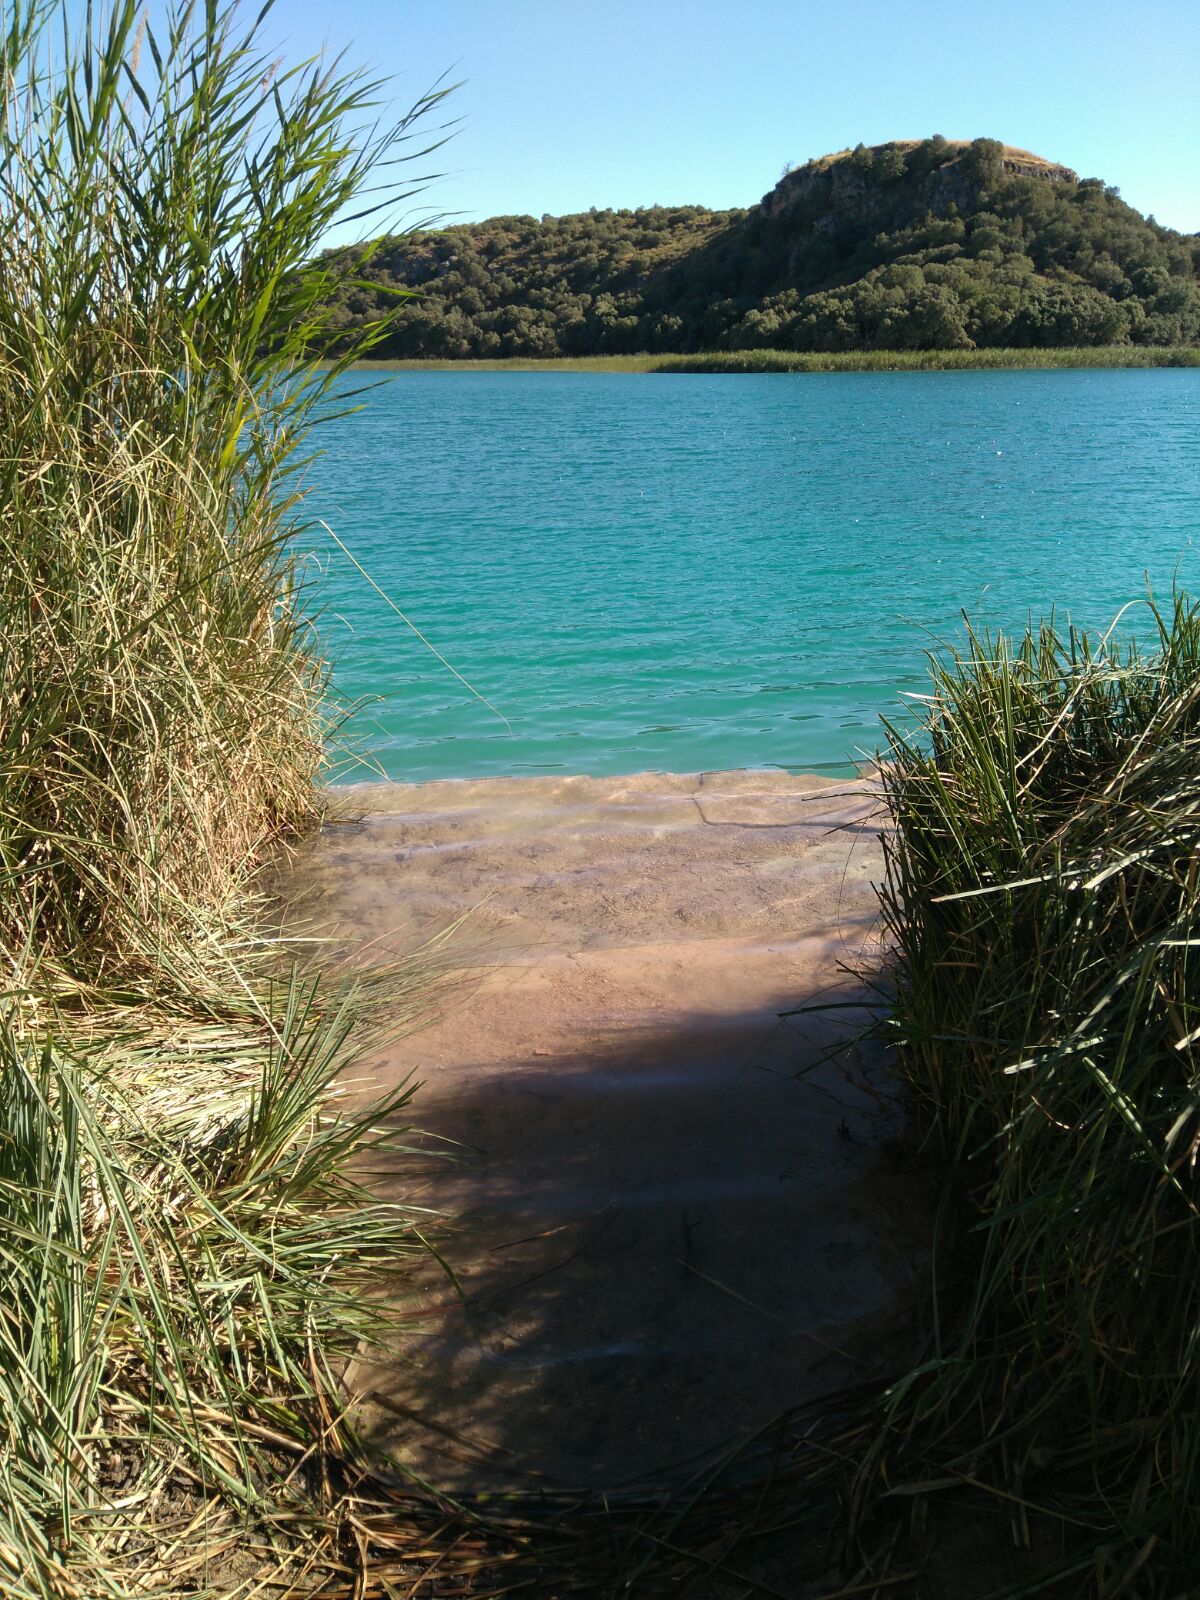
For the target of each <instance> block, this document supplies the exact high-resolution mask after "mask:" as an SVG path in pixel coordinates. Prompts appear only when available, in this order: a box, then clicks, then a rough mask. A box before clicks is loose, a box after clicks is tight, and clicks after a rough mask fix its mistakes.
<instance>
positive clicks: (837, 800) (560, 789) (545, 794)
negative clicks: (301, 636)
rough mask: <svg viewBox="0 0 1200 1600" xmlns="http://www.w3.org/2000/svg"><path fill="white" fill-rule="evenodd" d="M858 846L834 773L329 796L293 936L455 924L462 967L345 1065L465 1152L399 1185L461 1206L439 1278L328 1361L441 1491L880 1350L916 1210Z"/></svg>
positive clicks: (738, 1404)
mask: <svg viewBox="0 0 1200 1600" xmlns="http://www.w3.org/2000/svg"><path fill="white" fill-rule="evenodd" d="M880 867H881V857H880V850H879V841H878V833H877V809H876V804H875V801H874V798H873V795H872V791H871V789H870V786H869V785H868V784H866V783H863V782H847V781H833V782H831V781H829V780H825V779H817V778H803V777H792V776H790V775H788V774H783V773H762V772H735V773H707V774H703V775H700V776H675V775H661V774H641V775H639V776H637V777H633V778H620V779H588V778H533V779H500V780H481V781H478V782H476V781H469V782H459V783H450V782H447V783H430V784H423V785H415V786H405V785H386V786H380V787H371V788H358V789H354V790H344V791H340V792H339V796H338V800H337V806H336V809H335V814H334V818H333V820H331V822H330V824H329V825H328V826H327V827H326V828H325V829H324V831H323V832H322V834H321V835H320V837H319V838H318V839H316V840H315V841H314V842H313V843H312V844H311V845H310V846H308V847H307V848H306V851H305V852H304V854H303V855H302V857H301V858H300V859H299V860H298V862H297V863H296V867H295V870H294V873H293V874H292V877H291V880H290V883H289V885H288V890H287V893H288V896H289V898H290V900H291V902H292V908H291V911H290V913H289V917H290V921H291V922H292V924H293V925H295V924H296V923H298V922H304V923H306V924H308V925H310V926H312V927H313V928H315V929H317V930H319V931H320V932H322V933H324V934H328V935H330V936H331V937H333V938H335V939H336V940H337V941H338V942H339V943H341V944H343V945H344V946H345V947H346V948H348V949H351V950H352V949H354V948H355V947H356V946H358V947H361V946H362V945H363V944H364V943H371V944H372V948H375V949H384V948H392V949H395V948H397V947H403V946H404V945H405V944H406V943H410V942H414V941H417V940H420V939H421V938H422V937H424V936H426V935H428V934H429V933H430V932H432V931H434V930H436V929H438V928H440V927H443V926H445V925H446V924H447V923H449V922H451V921H454V920H455V919H458V918H460V917H465V921H464V923H463V926H462V928H461V930H460V931H459V932H458V934H457V935H456V936H455V945H454V950H455V957H456V961H457V963H458V964H459V965H460V966H461V967H462V968H463V969H464V972H466V973H467V975H468V977H469V980H470V981H469V982H468V983H467V984H466V986H465V987H464V988H463V990H462V991H460V993H459V996H458V999H457V1000H456V1002H455V1003H454V1004H452V1005H451V1006H449V1007H448V1008H447V1009H446V1010H445V1012H444V1014H443V1015H441V1016H440V1017H439V1018H438V1019H437V1020H436V1021H435V1022H434V1023H433V1024H432V1025H431V1026H429V1027H428V1028H427V1029H425V1030H424V1031H423V1032H421V1033H419V1034H417V1035H415V1036H413V1037H411V1038H409V1039H407V1040H405V1041H403V1042H402V1043H401V1044H400V1045H398V1046H396V1047H395V1048H394V1049H393V1050H392V1051H391V1052H390V1053H389V1054H388V1055H387V1056H386V1057H385V1058H383V1059H380V1060H379V1061H377V1062H375V1063H373V1069H374V1072H375V1074H376V1077H377V1080H378V1081H380V1082H383V1083H391V1082H394V1081H396V1080H397V1079H398V1078H400V1077H403V1076H404V1075H406V1074H408V1073H415V1074H416V1075H417V1077H418V1078H419V1079H420V1080H421V1081H422V1085H423V1087H422V1089H421V1092H420V1096H419V1100H418V1103H417V1104H418V1116H419V1120H420V1122H421V1125H422V1127H424V1128H426V1129H428V1130H430V1131H431V1132H432V1133H434V1134H436V1135H438V1136H441V1137H445V1138H449V1139H452V1140H454V1141H456V1142H457V1145H458V1147H459V1151H460V1154H461V1156H462V1160H461V1161H460V1162H459V1163H457V1164H456V1165H454V1166H448V1167H446V1168H444V1169H439V1170H438V1172H437V1174H436V1176H434V1177H431V1179H430V1180H429V1182H428V1183H427V1184H426V1185H425V1186H424V1188H423V1190H422V1191H421V1192H420V1194H419V1195H417V1196H416V1198H418V1199H419V1200H420V1202H421V1203H422V1204H426V1205H433V1206H436V1207H437V1208H438V1209H440V1210H444V1211H447V1212H449V1213H451V1214H452V1215H454V1216H455V1217H456V1218H457V1219H458V1222H457V1225H456V1235H455V1237H454V1240H453V1243H452V1244H451V1246H450V1252H449V1253H450V1256H451V1259H452V1261H453V1264H454V1267H455V1270H456V1271H457V1273H458V1275H459V1277H460V1280H461V1283H462V1287H463V1294H464V1298H463V1299H461V1300H460V1299H458V1298H457V1297H455V1296H454V1295H453V1294H452V1293H450V1292H448V1290H447V1286H446V1283H445V1281H444V1280H441V1279H438V1278H436V1276H434V1277H431V1278H430V1279H429V1280H428V1281H427V1282H426V1283H425V1284H424V1285H423V1286H422V1288H421V1291H420V1293H419V1294H418V1296H417V1301H418V1304H419V1305H420V1307H421V1309H422V1310H423V1311H424V1312H425V1313H426V1318H425V1321H424V1324H423V1331H421V1332H420V1333H416V1334H413V1335H412V1336H410V1337H406V1338H405V1339H404V1340H403V1341H402V1345H401V1346H400V1347H399V1348H398V1349H397V1351H396V1355H395V1359H394V1360H389V1361H386V1362H383V1363H378V1364H375V1365H374V1366H371V1367H367V1366H365V1365H362V1364H360V1365H359V1366H358V1367H357V1368H356V1369H355V1371H354V1373H353V1374H352V1376H353V1379H354V1381H355V1383H356V1384H357V1386H358V1387H359V1388H360V1389H362V1390H363V1391H364V1392H365V1393H366V1394H367V1396H368V1404H367V1410H366V1416H367V1420H368V1422H369V1426H370V1428H371V1430H372V1431H373V1433H374V1434H375V1436H376V1437H377V1438H378V1439H379V1441H380V1442H382V1443H385V1444H386V1445H387V1446H388V1447H389V1448H391V1449H393V1450H394V1451H395V1452H396V1453H397V1454H398V1455H399V1456H400V1457H401V1458H402V1459H404V1460H406V1461H407V1462H408V1463H410V1464H411V1465H413V1466H414V1467H416V1468H417V1469H418V1470H420V1471H421V1472H422V1473H423V1474H426V1475H428V1476H430V1477H432V1478H433V1479H435V1480H436V1481H438V1482H439V1483H441V1484H443V1485H446V1486H448V1487H456V1486H464V1485H476V1486H478V1485H481V1484H489V1485H490V1484H495V1483H497V1482H508V1481H512V1480H514V1479H520V1478H522V1477H523V1476H524V1475H526V1474H529V1473H533V1474H536V1475H541V1476H543V1477H544V1478H547V1479H550V1480H552V1481H555V1482H559V1483H575V1484H577V1483H590V1484H615V1483H617V1482H618V1481H629V1480H631V1479H637V1478H649V1477H652V1476H654V1475H656V1474H658V1473H660V1472H662V1471H664V1470H666V1469H668V1468H669V1466H670V1465H671V1464H672V1463H675V1462H679V1461H681V1460H682V1459H684V1458H687V1457H693V1458H694V1457H695V1456H696V1454H697V1453H699V1452H704V1451H707V1450H710V1449H713V1448H715V1447H717V1446H719V1445H720V1444H721V1443H722V1442H723V1441H725V1440H727V1439H728V1438H729V1437H730V1436H731V1435H733V1434H735V1433H737V1432H739V1431H744V1430H746V1429H750V1428H756V1427H760V1426H762V1425H763V1424H764V1423H766V1422H767V1421H768V1420H769V1419H770V1418H771V1417H772V1416H774V1415H776V1414H777V1413H778V1412H779V1411H781V1410H782V1409H784V1408H786V1407H788V1406H789V1405H794V1404H797V1403H799V1402H802V1401H804V1400H806V1399H810V1398H812V1397H813V1396H815V1395H817V1394H819V1393H821V1392H824V1391H827V1390H829V1389H831V1388H833V1387H836V1386H838V1385H840V1384H842V1383H845V1382H846V1381H848V1380H851V1379H855V1378H860V1377H863V1376H866V1375H869V1374H870V1373H872V1372H873V1371H877V1370H879V1367H880V1364H881V1363H883V1362H885V1361H888V1360H890V1359H891V1357H892V1356H893V1355H894V1354H895V1351H896V1347H897V1341H900V1342H904V1341H906V1340H907V1339H908V1338H910V1334H908V1333H907V1332H906V1327H907V1320H908V1319H907V1308H908V1307H910V1306H911V1304H912V1302H913V1298H914V1296H913V1290H914V1286H915V1285H916V1284H917V1283H918V1282H919V1280H920V1279H921V1276H922V1274H923V1271H924V1263H925V1249H924V1246H923V1243H922V1241H923V1239H924V1238H925V1237H926V1229H927V1208H926V1205H925V1201H924V1198H923V1196H922V1195H921V1194H920V1193H919V1192H918V1188H917V1185H916V1183H915V1180H914V1179H913V1178H912V1177H911V1175H909V1174H908V1173H907V1172H906V1170H905V1169H904V1166H903V1163H898V1162H897V1161H896V1160H895V1157H894V1150H895V1140H896V1137H897V1135H898V1133H899V1132H900V1131H901V1127H902V1119H901V1114H900V1111H899V1108H898V1106H897V1104H896V1102H895V1098H894V1092H893V1087H892V1084H891V1082H890V1080H889V1077H888V1072H887V1063H886V1061H885V1060H884V1059H883V1058H882V1057H881V1055H880V1053H879V1052H878V1050H877V1049H876V1048H875V1047H867V1046H863V1045H861V1044H857V1043H856V1042H855V1037H856V1034H857V1033H858V1032H859V1030H861V1028H862V1025H863V1022H864V1020H865V1016H866V1013H865V1011H863V1010H862V1009H860V1008H859V1007H860V1003H861V1002H862V1001H863V999H864V998H865V991H864V990H863V987H862V984H861V982H860V981H859V980H858V979H856V978H854V977H851V976H849V975H848V974H847V972H846V971H845V970H844V969H845V968H846V967H850V968H852V969H858V968H861V967H862V966H863V965H864V964H866V965H867V966H868V967H869V965H870V963H871V960H872V957H873V950H874V945H873V940H874V935H875V915H876V906H875V896H874V890H873V888H872V883H873V880H874V879H875V878H876V877H877V875H878V873H879V871H880ZM830 1003H833V1004H835V1005H836V1006H837V1009H833V1010H827V1011H819V1012H815V1013H811V1014H807V1015H801V1016H795V1017H790V1018H783V1017H781V1016H780V1013H781V1012H783V1011H787V1010H789V1009H792V1008H794V1007H797V1006H804V1005H816V1004H830ZM404 1192H405V1193H407V1194H408V1195H409V1197H413V1196H412V1188H411V1181H409V1180H406V1187H405V1190H404ZM407 1305H408V1307H409V1308H410V1309H411V1306H412V1298H411V1295H410V1298H409V1300H408V1302H407ZM415 1416H420V1417H421V1418H424V1419H426V1421H427V1422H428V1423H429V1424H431V1426H425V1425H422V1424H420V1423H418V1422H416V1421H414V1417H415Z"/></svg>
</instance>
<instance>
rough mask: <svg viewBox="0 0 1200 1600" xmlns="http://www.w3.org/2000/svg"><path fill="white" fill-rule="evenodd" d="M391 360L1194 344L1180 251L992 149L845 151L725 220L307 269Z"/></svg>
mask: <svg viewBox="0 0 1200 1600" xmlns="http://www.w3.org/2000/svg"><path fill="white" fill-rule="evenodd" d="M323 267H324V269H325V270H328V271H329V273H330V276H331V278H333V279H335V280H340V281H341V283H342V284H343V285H344V287H341V288H339V289H337V290H335V293H336V295H337V298H338V304H339V309H340V312H341V315H342V317H343V318H344V320H345V322H346V324H347V326H348V327H349V326H351V325H353V324H356V323H359V322H362V321H364V320H367V319H369V318H372V317H375V316H378V315H379V314H380V312H381V311H382V310H384V309H385V308H386V307H388V306H392V305H394V304H395V293H396V290H397V289H401V290H407V291H410V292H411V298H409V299H408V300H407V301H405V302H404V303H403V305H402V306H401V308H400V311H399V314H398V315H397V317H396V322H395V327H394V331H393V333H392V334H391V335H390V336H389V338H388V339H387V340H386V341H385V342H384V343H383V344H382V345H381V346H380V349H379V354H381V355H386V356H396V357H418V358H419V357H431V358H437V359H442V360H445V359H447V358H450V359H454V358H456V357H481V356H482V357H488V356H500V357H503V356H550V357H553V356H556V355H591V354H632V353H636V352H640V351H649V352H661V353H676V352H678V353H686V352H690V351H696V350H721V349H725V350H739V349H750V348H762V347H765V348H773V349H784V350H814V351H824V350H874V349H887V350H903V349H935V350H936V349H970V348H973V347H976V346H984V347H1000V346H1017V347H1022V346H1042V347H1047V346H1049V347H1054V346H1077V345H1108V344H1141V345H1184V344H1196V343H1200V282H1198V269H1200V237H1198V236H1196V235H1188V234H1180V233H1176V232H1173V231H1172V230H1171V229H1169V228H1164V227H1161V226H1160V225H1159V224H1158V223H1157V222H1155V221H1154V219H1153V218H1152V217H1144V216H1142V215H1141V214H1140V213H1139V212H1137V211H1135V210H1134V209H1133V207H1132V206H1129V205H1127V204H1126V203H1125V202H1124V201H1123V200H1122V199H1121V197H1120V195H1119V194H1118V192H1117V190H1115V189H1113V188H1110V187H1108V186H1106V185H1105V184H1104V183H1103V182H1102V181H1101V180H1100V179H1098V178H1080V177H1079V176H1078V175H1077V174H1076V173H1075V172H1073V171H1072V170H1071V168H1069V167H1066V166H1062V165H1060V164H1058V163H1056V162H1053V161H1050V160H1047V159H1045V158H1044V157H1042V156H1038V155H1034V154H1033V153H1032V152H1031V151H1029V150H1022V149H1019V148H1017V147H1016V146H1013V145H1007V144H1002V143H1000V142H999V141H998V140H995V139H973V140H970V141H967V140H963V139H953V140H952V139H944V138H941V137H940V136H938V135H934V136H933V137H931V138H929V139H907V140H894V141H892V142H890V143H888V144H882V145H874V146H865V145H858V146H857V147H856V148H855V149H853V150H842V151H838V152H837V153H835V154H832V155H826V156H821V157H820V158H818V159H816V160H813V161H809V162H807V163H805V165H803V166H801V167H798V168H795V169H792V170H788V171H786V172H785V173H784V175H783V177H782V178H781V179H780V180H779V182H778V183H777V184H776V185H775V187H774V188H773V189H771V190H770V191H769V192H768V193H767V194H766V195H764V197H763V199H762V200H761V201H760V202H759V203H758V204H757V205H754V206H750V207H748V208H746V209H745V210H737V211H710V210H708V209H706V208H705V207H703V206H698V205H687V206H649V207H645V208H642V209H640V210H637V211H596V210H593V211H589V212H583V213H579V214H577V215H574V216H566V217H553V216H543V217H541V218H537V217H532V216H507V217H493V218H491V219H490V220H489V221H487V222H480V223H465V224H462V225H459V226H456V227H451V228H444V229H439V230H436V231H429V232H424V233H416V234H409V235H404V236H401V237H397V238H388V239H383V240H377V241H375V242H374V244H372V245H371V246H368V247H365V248H364V249H362V250H358V251H353V252H340V253H337V254H336V255H334V256H331V257H330V258H327V260H326V261H325V262H324V263H323Z"/></svg>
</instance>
